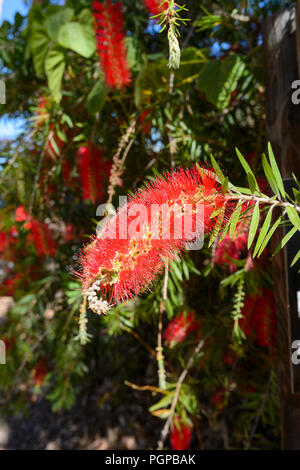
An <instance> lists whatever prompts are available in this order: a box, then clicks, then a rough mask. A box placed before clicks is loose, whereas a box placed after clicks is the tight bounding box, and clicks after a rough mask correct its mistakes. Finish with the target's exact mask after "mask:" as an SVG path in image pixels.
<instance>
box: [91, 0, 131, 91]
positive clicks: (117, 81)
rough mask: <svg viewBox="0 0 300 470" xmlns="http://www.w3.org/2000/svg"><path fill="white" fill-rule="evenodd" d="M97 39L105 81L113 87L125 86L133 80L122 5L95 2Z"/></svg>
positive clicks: (109, 0) (107, 0) (93, 5)
mask: <svg viewBox="0 0 300 470" xmlns="http://www.w3.org/2000/svg"><path fill="white" fill-rule="evenodd" d="M92 7H93V12H94V13H93V14H94V18H95V21H96V41H97V48H98V52H99V58H100V63H101V67H102V70H103V72H104V75H105V81H106V83H107V85H108V86H109V87H111V88H124V87H125V86H126V85H128V84H129V83H130V82H131V75H130V71H129V65H128V60H127V51H126V45H125V33H124V18H123V14H122V5H121V3H119V2H116V3H114V4H112V2H111V0H106V1H105V2H104V3H100V2H93V4H92Z"/></svg>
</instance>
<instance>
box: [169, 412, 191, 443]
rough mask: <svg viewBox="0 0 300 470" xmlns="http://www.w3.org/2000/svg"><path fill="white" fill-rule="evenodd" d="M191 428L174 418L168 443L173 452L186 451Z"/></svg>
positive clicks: (178, 418) (189, 440) (189, 441)
mask: <svg viewBox="0 0 300 470" xmlns="http://www.w3.org/2000/svg"><path fill="white" fill-rule="evenodd" d="M192 436H193V427H192V426H191V425H190V424H188V423H183V422H182V420H181V419H180V417H179V416H177V417H176V419H175V420H174V422H173V423H172V426H171V429H170V443H171V447H172V449H173V450H186V449H188V448H189V447H190V445H191V441H192Z"/></svg>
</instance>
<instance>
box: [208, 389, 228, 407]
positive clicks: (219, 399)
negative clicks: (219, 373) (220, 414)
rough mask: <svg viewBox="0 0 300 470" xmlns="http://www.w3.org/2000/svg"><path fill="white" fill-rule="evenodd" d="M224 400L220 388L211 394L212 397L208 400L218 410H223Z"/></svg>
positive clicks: (222, 391) (223, 393)
mask: <svg viewBox="0 0 300 470" xmlns="http://www.w3.org/2000/svg"><path fill="white" fill-rule="evenodd" d="M224 399H225V391H224V390H223V389H222V388H218V390H216V392H215V393H214V394H213V396H212V397H211V399H210V403H211V404H212V405H213V406H214V407H215V408H218V409H221V408H223V405H224Z"/></svg>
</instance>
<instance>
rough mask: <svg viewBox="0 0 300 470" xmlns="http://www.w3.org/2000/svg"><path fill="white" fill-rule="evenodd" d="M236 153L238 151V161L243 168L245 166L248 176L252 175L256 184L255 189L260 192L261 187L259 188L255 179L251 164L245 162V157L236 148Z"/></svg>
mask: <svg viewBox="0 0 300 470" xmlns="http://www.w3.org/2000/svg"><path fill="white" fill-rule="evenodd" d="M235 151H236V154H237V156H238V159H239V161H240V162H241V164H242V166H243V168H244V170H245V172H246V173H247V175H248V174H250V175H251V176H252V178H253V181H254V184H255V189H256V190H257V191H259V187H258V184H257V181H256V178H255V176H254V173H253V171H252V170H251V168H250V166H249V164H248V163H247V161H246V160H245V158H244V157H243V155H242V154H241V152H240V151H239V149H238V148H235Z"/></svg>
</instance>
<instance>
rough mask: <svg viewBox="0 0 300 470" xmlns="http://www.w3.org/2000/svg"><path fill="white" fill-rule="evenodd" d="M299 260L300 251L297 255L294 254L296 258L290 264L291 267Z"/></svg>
mask: <svg viewBox="0 0 300 470" xmlns="http://www.w3.org/2000/svg"><path fill="white" fill-rule="evenodd" d="M299 258H300V250H299V251H298V253H297V254H296V256H295V257H294V259H293V261H292V262H291V267H292V266H294V264H296V263H297V261H298V260H299Z"/></svg>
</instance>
